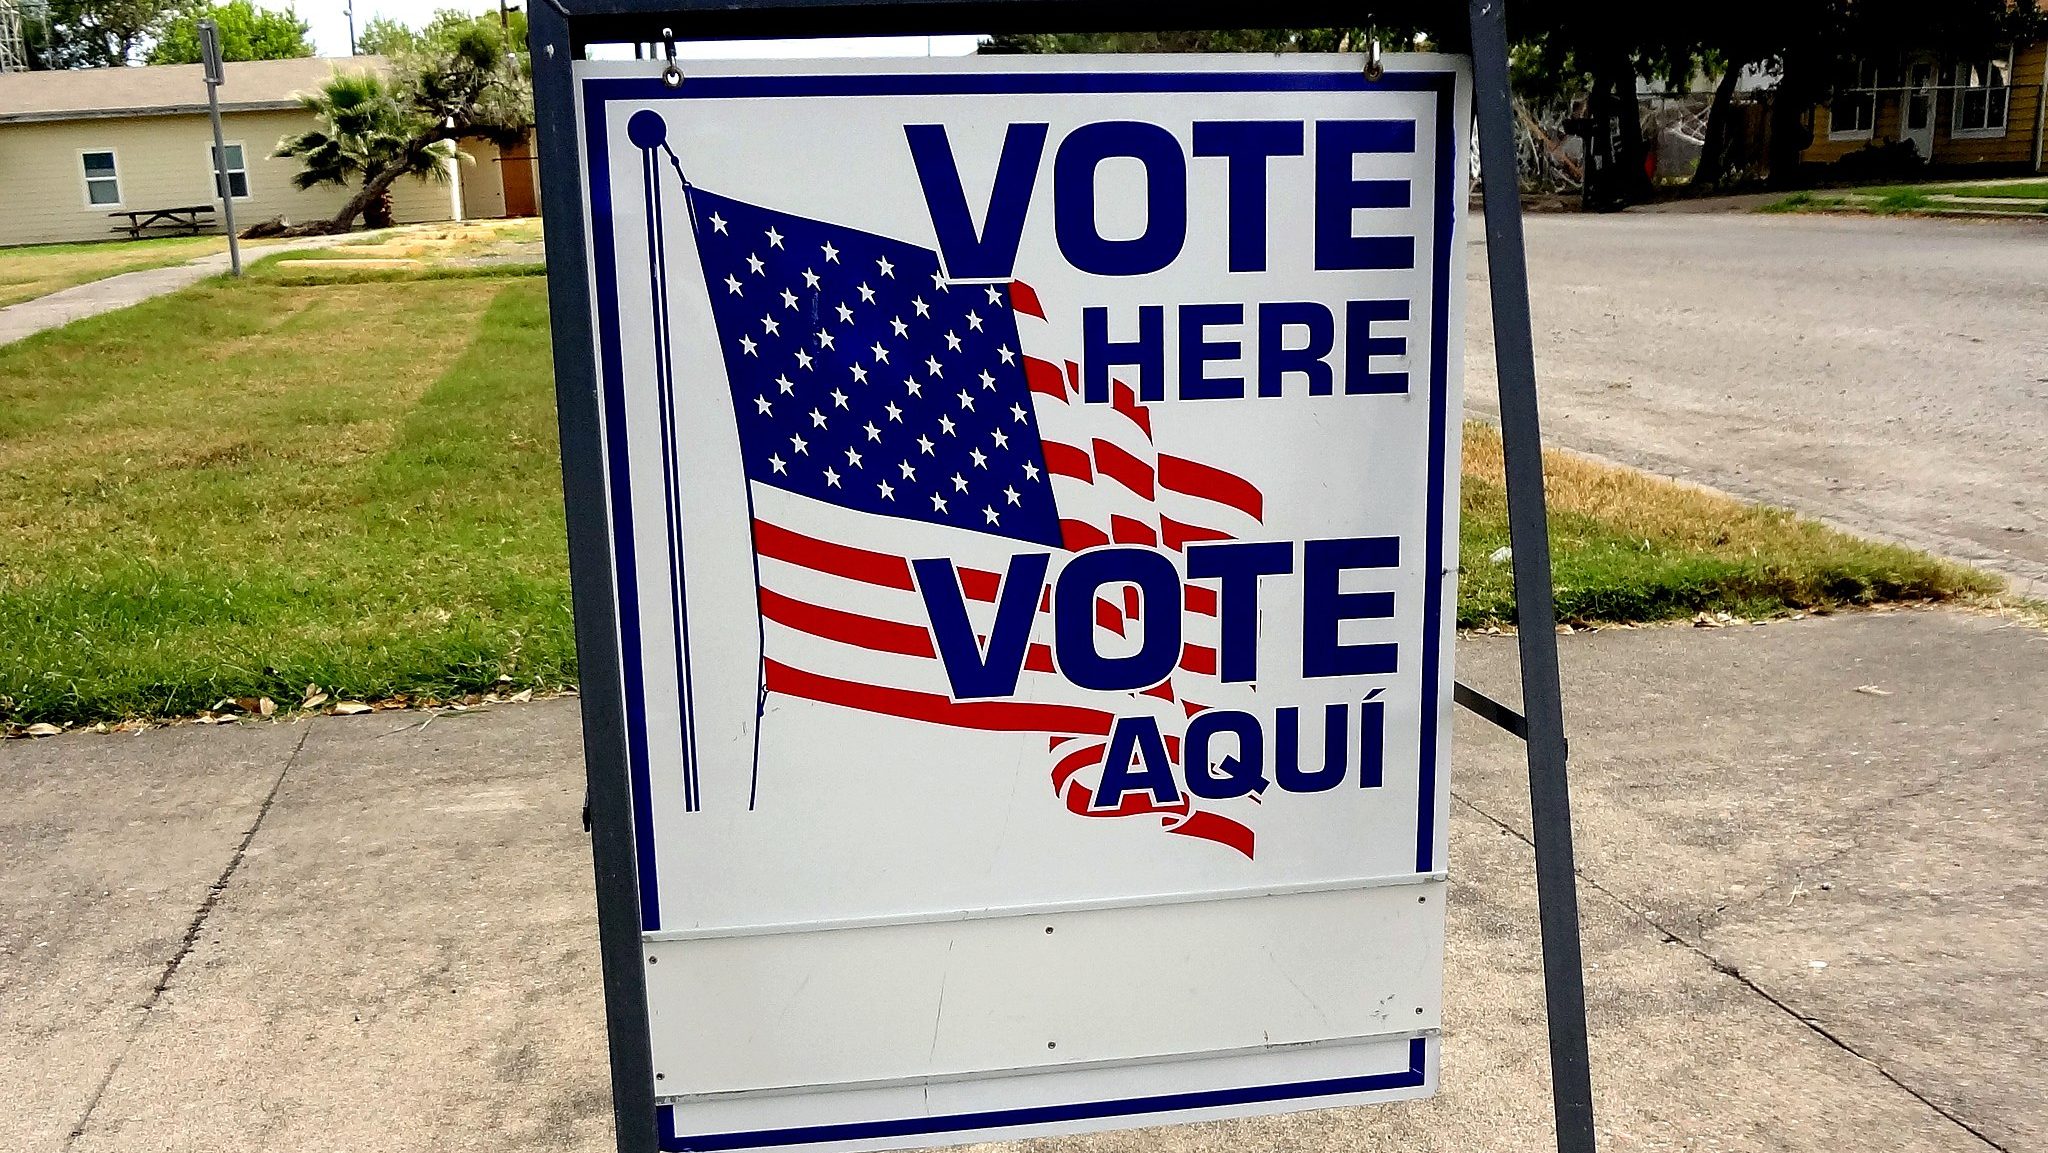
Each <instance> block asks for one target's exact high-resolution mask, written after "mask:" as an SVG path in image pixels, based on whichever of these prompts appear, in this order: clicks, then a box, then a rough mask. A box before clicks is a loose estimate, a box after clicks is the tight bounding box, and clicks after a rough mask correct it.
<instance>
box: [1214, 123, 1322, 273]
mask: <svg viewBox="0 0 2048 1153" xmlns="http://www.w3.org/2000/svg"><path fill="white" fill-rule="evenodd" d="M1301 141H1302V131H1301V122H1300V121H1299V120H1218V121H1205V122H1202V123H1198V124H1196V125H1195V155H1197V156H1222V157H1227V158H1228V160H1229V164H1230V168H1229V181H1230V271H1232V272H1264V271H1265V270H1266V159H1267V158H1268V157H1271V156H1299V155H1301V151H1302V147H1301Z"/></svg>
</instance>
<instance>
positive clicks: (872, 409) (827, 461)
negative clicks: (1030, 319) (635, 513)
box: [690, 188, 1060, 546]
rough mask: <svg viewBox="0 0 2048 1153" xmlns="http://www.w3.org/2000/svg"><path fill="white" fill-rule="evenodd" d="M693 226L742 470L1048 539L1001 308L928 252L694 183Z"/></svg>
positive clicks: (1010, 328)
mask: <svg viewBox="0 0 2048 1153" xmlns="http://www.w3.org/2000/svg"><path fill="white" fill-rule="evenodd" d="M690 211H691V215H692V221H691V223H692V226H693V227H694V229H695V233H696V238H697V251H698V254H699V256H700V257H701V258H702V260H703V264H704V279H705V283H706V287H707V288H708V289H709V290H710V293H711V312H712V316H713V317H714V319H715V320H716V321H717V324H718V340H719V346H720V351H721V352H723V354H724V357H725V371H726V378H727V379H728V380H729V381H730V382H731V384H732V397H733V407H734V409H735V416H736V418H737V419H738V421H739V426H740V454H741V457H742V458H743V459H744V461H745V463H746V470H747V478H748V479H749V480H752V481H758V482H760V483H762V484H768V485H774V486H775V487H776V488H780V489H786V490H788V491H790V492H793V493H798V494H801V495H803V496H807V497H812V498H814V499H817V500H822V501H827V502H830V503H832V504H835V505H838V506H840V507H842V508H848V509H853V510H856V511H859V512H870V513H877V514H880V515H882V516H895V517H905V518H908V519H910V520H921V521H928V522H931V523H933V524H945V525H952V526H954V527H956V528H964V529H972V530H974V531H977V532H985V533H991V534H994V535H997V536H1003V537H1010V538H1013V539H1016V540H1020V541H1029V542H1032V543H1035V544H1044V545H1054V546H1057V545H1058V544H1059V543H1060V527H1059V514H1058V512H1057V511H1056V510H1055V508H1054V506H1053V497H1052V483H1051V478H1049V477H1048V476H1046V474H1045V454H1044V450H1043V449H1042V448H1041V447H1040V445H1039V436H1038V420H1037V417H1036V415H1035V414H1034V413H1033V412H1032V408H1031V393H1030V389H1029V387H1028V385H1027V384H1026V380H1025V375H1024V354H1023V352H1022V350H1021V348H1020V346H1019V344H1018V340H1017V322H1016V318H1015V317H1014V316H1013V315H1012V314H1011V312H1010V301H1009V296H1008V293H1007V292H1005V291H1004V288H1003V287H1002V286H1000V285H985V284H949V283H947V282H946V280H945V277H944V276H943V275H942V274H941V273H940V270H939V258H938V254H937V253H936V252H933V251H932V250H930V249H927V248H919V247H917V246H916V245H912V244H905V243H903V242H901V241H896V240H890V239H888V238H886V237H882V236H875V235H873V234H871V233H866V232H859V231H855V230H854V229H851V228H841V227H838V226H836V225H830V224H825V223H823V222H820V221H816V220H807V219H805V218H803V217H800V216H792V215H789V214H788V213H783V212H775V211H771V210H769V209H765V208H760V207H756V206H755V205H751V204H746V203H743V202H741V201H737V200H732V199H729V198H727V197H723V196H717V195H714V194H712V193H709V192H705V191H703V190H702V189H699V188H692V189H691V190H690Z"/></svg>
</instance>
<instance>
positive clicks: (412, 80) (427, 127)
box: [275, 30, 533, 232]
mask: <svg viewBox="0 0 2048 1153" xmlns="http://www.w3.org/2000/svg"><path fill="white" fill-rule="evenodd" d="M299 103H300V105H301V106H303V107H304V108H305V109H306V110H307V111H309V112H311V113H312V114H313V116H314V118H315V119H316V120H317V121H318V126H317V127H315V128H311V129H308V130H307V131H305V132H301V133H298V134H297V135H293V136H287V137H285V138H284V139H283V140H280V141H278V145H277V151H276V153H275V155H278V156H290V157H297V158H299V160H300V161H301V162H302V163H303V165H304V167H303V168H301V169H300V171H299V172H298V173H297V174H296V175H294V176H293V177H292V182H293V183H294V184H295V185H297V186H298V187H300V188H312V187H315V186H317V185H321V184H336V185H340V186H342V187H347V186H348V185H350V184H352V183H354V182H356V181H358V180H360V181H361V182H362V186H361V187H360V188H358V189H357V190H356V193H355V195H353V196H351V197H349V199H348V203H346V204H344V205H342V206H341V210H340V211H339V212H336V213H335V214H334V218H333V219H332V220H329V221H327V222H326V224H325V225H324V226H323V227H322V231H333V232H343V231H346V230H347V229H348V228H349V227H351V226H352V225H353V224H354V223H355V221H356V218H357V217H359V216H361V217H364V218H365V220H366V222H367V223H369V224H370V225H372V226H373V227H381V226H383V225H387V224H389V223H391V207H390V203H391V202H390V191H391V186H392V185H393V184H395V183H397V181H398V179H399V178H400V177H402V176H418V177H423V178H425V179H429V180H446V179H447V178H448V162H449V161H450V160H451V159H463V160H466V159H468V158H467V157H466V156H463V154H462V153H461V152H459V151H458V150H457V148H456V142H457V141H459V140H463V139H466V138H481V139H486V140H490V141H492V142H493V143H496V144H499V145H512V144H517V143H519V142H520V141H522V140H524V139H525V137H526V133H527V132H528V130H530V129H531V128H532V126H533V98H532V93H531V90H530V89H529V88H528V87H527V84H526V80H525V78H524V77H523V76H522V75H520V74H519V72H518V71H517V70H515V69H512V68H508V67H507V65H506V62H505V57H504V56H503V55H502V53H501V51H500V45H499V43H498V41H496V40H494V39H493V38H492V37H491V36H490V35H489V34H488V33H487V32H483V31H481V30H480V31H479V32H478V33H477V34H476V35H466V34H464V35H457V36H455V37H454V38H453V40H452V41H451V42H450V43H448V44H447V45H446V46H445V47H439V48H436V47H429V48H427V49H424V50H423V51H421V52H420V53H418V54H416V55H413V56H409V57H406V58H403V59H401V60H400V61H399V62H398V64H397V67H396V68H395V69H394V76H393V79H389V80H387V79H385V78H384V77H382V76H378V75H376V74H374V73H369V72H336V73H335V74H334V75H333V76H332V77H330V78H329V79H328V80H327V82H326V83H324V84H322V85H321V86H320V87H319V88H317V89H315V90H314V91H312V92H306V93H302V94H300V96H299Z"/></svg>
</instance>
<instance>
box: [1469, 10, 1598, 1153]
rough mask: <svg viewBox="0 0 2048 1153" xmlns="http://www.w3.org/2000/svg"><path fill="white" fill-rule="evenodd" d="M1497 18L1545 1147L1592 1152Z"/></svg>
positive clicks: (1482, 77)
mask: <svg viewBox="0 0 2048 1153" xmlns="http://www.w3.org/2000/svg"><path fill="white" fill-rule="evenodd" d="M1504 9H1505V2H1504V0H1470V11H1471V17H1472V70H1473V99H1474V103H1475V105H1476V106H1477V109H1478V113H1479V163H1480V176H1481V181H1482V183H1483V184H1484V186H1485V195H1486V261H1487V270H1488V276H1487V280H1488V283H1489V284H1490V285H1491V286H1492V298H1493V345H1494V360H1495V366H1496V370H1497V372H1498V375H1499V378H1500V424H1501V442H1502V450H1503V454H1504V455H1505V457H1506V461H1507V487H1508V539H1509V544H1510V545H1511V546H1512V547H1513V549H1514V570H1515V619H1516V621H1517V623H1518V625H1519V627H1518V628H1517V630H1516V631H1517V634H1518V638H1519V644H1520V647H1521V663H1522V711H1523V713H1524V714H1525V715H1526V716H1527V718H1528V750H1529V801H1530V816H1531V824H1532V825H1533V830H1532V831H1533V833H1534V834H1535V835H1534V840H1535V842H1536V900H1537V905H1538V909H1539V918H1540V921H1541V924H1542V931H1543V993H1544V1009H1545V1013H1546V1016H1547V1018H1548V1020H1549V1024H1550V1081H1551V1092H1552V1096H1553V1104H1554V1106H1555V1109H1556V1114H1557V1147H1558V1149H1559V1150H1560V1151H1561V1153H1593V1081H1592V1073H1591V1070H1590V1068H1589V1067H1588V1061H1587V1053H1586V989H1585V977H1584V972H1583V969H1582V962H1581V959H1580V955H1579V898H1578V891H1577V889H1576V888H1575V887H1574V885H1575V881H1576V875H1575V870H1574V868H1573V865H1572V816H1571V797H1570V793H1569V790H1568V788H1567V783H1566V775H1565V740H1564V705H1563V701H1562V698H1561V692H1560V688H1559V684H1558V672H1557V633H1556V620H1557V609H1556V605H1555V604H1554V603H1553V600H1552V596H1551V585H1550V529H1549V525H1548V522H1547V519H1546V515H1545V512H1544V507H1543V440H1542V431H1541V429H1540V427H1539V424H1538V421H1537V415H1536V360H1535V348H1534V341H1533V338H1532V336H1531V333H1530V322H1529V275H1528V267H1527V264H1526V262H1525V257H1524V253H1523V249H1522V197H1521V190H1520V187H1519V185H1518V178H1517V175H1516V164H1515V127H1514V109H1513V106H1512V103H1511V101H1512V100H1513V95H1512V93H1511V92H1510V90H1509V87H1508V42H1507V14H1506V12H1505V10H1504Z"/></svg>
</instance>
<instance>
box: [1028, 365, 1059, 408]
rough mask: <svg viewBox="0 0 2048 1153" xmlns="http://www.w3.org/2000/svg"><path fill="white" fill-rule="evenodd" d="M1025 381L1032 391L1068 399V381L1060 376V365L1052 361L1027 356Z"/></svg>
mask: <svg viewBox="0 0 2048 1153" xmlns="http://www.w3.org/2000/svg"><path fill="white" fill-rule="evenodd" d="M1024 383H1025V384H1027V385H1029V386H1030V388H1031V391H1033V392H1035V393H1038V394H1040V395H1041V396H1051V397H1057V398H1058V399H1060V400H1065V399H1067V382H1066V380H1065V378H1063V377H1061V376H1060V369H1059V366H1058V365H1056V364H1054V363H1052V362H1051V361H1047V360H1040V359H1038V358H1037V357H1035V356H1027V357H1025V358H1024Z"/></svg>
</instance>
